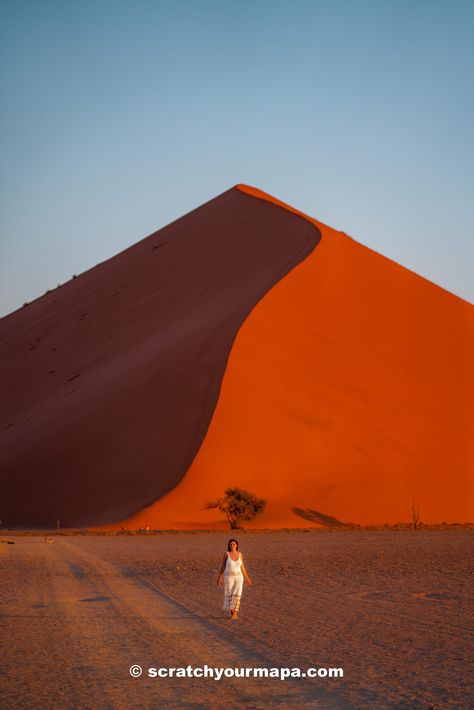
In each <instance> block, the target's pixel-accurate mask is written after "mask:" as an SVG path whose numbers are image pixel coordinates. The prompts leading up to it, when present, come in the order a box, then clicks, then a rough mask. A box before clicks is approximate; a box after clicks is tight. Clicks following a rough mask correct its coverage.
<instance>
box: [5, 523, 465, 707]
mask: <svg viewBox="0 0 474 710" xmlns="http://www.w3.org/2000/svg"><path fill="white" fill-rule="evenodd" d="M228 537H229V535H228V534H227V533H197V534H191V533H177V534H162V535H150V536H136V537H128V536H123V537H108V536H84V537H79V536H78V537H67V536H57V537H56V536H55V537H54V542H53V543H52V544H48V543H46V541H45V538H44V537H41V536H32V537H27V536H8V537H4V536H2V535H1V533H0V538H3V539H5V540H11V541H15V544H14V545H6V544H0V575H1V586H0V627H1V628H0V659H1V661H0V707H1V708H2V710H3V709H4V708H7V709H8V710H20V709H21V710H28V709H29V708H35V709H36V710H37V709H39V708H41V710H49V709H50V708H51V709H52V708H54V709H55V710H56V709H57V710H64V709H65V708H80V709H81V710H82V709H83V708H91V709H93V710H102V708H127V709H128V708H132V709H135V708H221V707H222V708H224V707H225V708H239V707H246V708H371V709H372V708H377V709H381V708H426V709H428V708H436V709H441V708H463V709H464V708H467V707H469V706H470V702H471V700H472V687H469V678H470V677H472V668H470V666H469V663H470V659H472V658H473V657H474V634H473V623H472V619H473V615H472V593H473V592H472V590H473V588H474V585H473V579H472V559H473V554H472V552H473V547H474V545H473V542H474V531H472V530H449V531H445V532H444V531H423V530H421V531H416V532H415V531H398V532H395V531H387V532H384V531H380V532H376V531H374V532H367V531H351V532H334V533H331V532H288V533H286V532H271V533H249V532H247V533H244V532H239V534H238V538H239V540H240V547H241V550H242V552H243V553H244V556H245V558H246V563H247V568H248V572H249V574H250V576H251V578H252V581H253V582H254V584H253V585H252V587H249V588H248V587H246V588H244V593H243V597H242V606H241V614H240V619H239V621H231V620H229V619H227V617H226V616H225V615H224V614H223V612H222V611H221V605H222V587H221V588H219V589H218V588H217V587H216V584H215V582H216V576H217V570H218V567H219V564H220V561H221V558H222V554H223V551H224V549H225V546H226V542H227V539H228ZM132 664H140V665H141V666H142V667H143V669H144V673H143V675H142V677H140V678H132V677H131V676H130V674H129V667H130V666H131V665H132ZM204 664H208V665H209V666H213V667H225V666H227V667H242V666H245V667H254V666H265V667H300V668H301V669H303V670H305V669H306V668H308V667H310V666H315V667H318V668H319V667H327V668H330V667H342V668H343V669H344V677H343V678H342V679H333V678H319V679H314V680H313V679H311V680H310V679H308V678H306V679H293V680H285V681H281V680H279V679H276V678H275V679H259V678H256V679H253V678H223V679H222V680H220V681H216V680H213V679H204V678H189V679H179V678H173V679H158V678H149V677H147V675H146V671H147V669H148V668H149V667H151V666H153V667H159V666H163V667H179V666H188V665H192V666H201V667H202V666H204Z"/></svg>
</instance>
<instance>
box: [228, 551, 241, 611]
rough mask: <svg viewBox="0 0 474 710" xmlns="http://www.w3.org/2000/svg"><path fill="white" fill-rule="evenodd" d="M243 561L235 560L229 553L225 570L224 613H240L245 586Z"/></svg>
mask: <svg viewBox="0 0 474 710" xmlns="http://www.w3.org/2000/svg"><path fill="white" fill-rule="evenodd" d="M241 567H242V560H241V558H240V552H239V559H238V560H233V559H231V557H230V556H229V553H227V562H226V563H225V570H224V606H223V609H224V611H231V610H232V609H233V610H234V611H239V607H240V597H241V596H242V587H243V585H244V575H243V574H242V570H241Z"/></svg>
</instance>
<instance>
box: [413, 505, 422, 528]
mask: <svg viewBox="0 0 474 710" xmlns="http://www.w3.org/2000/svg"><path fill="white" fill-rule="evenodd" d="M411 526H412V528H413V530H418V528H419V527H420V526H421V522H420V509H419V507H418V505H417V504H416V501H415V499H413V503H412V506H411Z"/></svg>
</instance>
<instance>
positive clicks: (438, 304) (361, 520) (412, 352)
mask: <svg viewBox="0 0 474 710" xmlns="http://www.w3.org/2000/svg"><path fill="white" fill-rule="evenodd" d="M238 187H239V189H241V190H242V191H244V192H246V193H247V194H250V195H253V196H254V197H256V198H261V199H264V200H268V201H270V202H274V203H275V204H277V205H280V206H282V207H283V208H286V209H290V210H292V211H295V210H293V208H289V207H287V206H285V205H283V204H282V203H280V202H278V201H277V200H274V198H272V197H270V196H268V195H266V194H265V193H262V192H260V191H259V190H256V189H253V188H249V187H247V186H244V185H240V186H238ZM282 207H278V209H281V208H282ZM298 214H301V213H298ZM307 219H310V221H312V222H313V224H314V225H315V226H317V227H318V228H319V230H320V231H321V234H322V239H321V242H320V244H319V246H318V248H317V249H315V250H314V251H313V252H312V253H311V254H310V255H309V256H308V257H307V258H306V259H305V260H304V261H302V262H301V263H300V264H299V265H298V266H296V267H295V268H294V269H293V270H292V271H291V272H290V273H289V274H288V275H287V276H286V277H284V278H283V279H282V280H281V281H279V282H278V283H277V284H276V285H275V286H274V287H273V288H272V289H271V290H270V291H269V292H268V293H267V294H266V295H265V296H264V298H263V299H262V300H261V301H260V302H259V303H258V304H257V305H256V306H255V308H254V309H253V311H252V312H251V314H250V316H249V317H248V318H247V319H246V321H245V322H244V324H243V325H242V327H241V328H240V330H239V333H238V335H237V338H236V340H235V343H234V345H233V348H232V351H231V353H230V357H229V360H228V363H227V368H226V371H225V375H224V378H223V382H222V386H221V392H220V397H219V400H218V403H217V407H216V409H215V412H214V415H213V418H212V420H211V424H210V427H209V429H208V432H207V435H206V437H205V438H204V441H203V443H202V445H201V448H200V450H199V452H198V453H197V455H196V457H195V459H194V461H193V463H192V465H191V467H190V468H189V470H188V472H187V474H186V475H185V477H184V478H183V480H182V481H181V483H180V484H179V485H178V486H177V487H176V488H175V489H174V490H173V491H171V492H170V493H168V494H167V495H166V496H165V497H164V498H162V499H161V500H159V501H158V502H157V503H155V504H153V505H152V506H150V507H148V508H146V509H144V510H143V511H142V512H141V513H139V514H137V515H135V516H133V517H132V518H129V519H127V520H125V521H122V522H121V523H120V525H125V526H128V527H141V526H145V525H150V526H151V527H152V528H155V527H157V528H178V529H180V528H182V529H187V528H188V529H189V528H199V527H213V526H215V527H218V526H220V525H222V522H221V520H222V516H221V515H220V514H219V513H218V512H216V511H215V510H205V509H204V508H203V504H204V502H205V501H206V500H209V499H213V498H217V497H219V496H220V495H221V494H222V492H223V490H224V489H225V488H226V487H227V486H230V485H237V486H240V487H243V488H246V489H249V490H251V491H252V492H254V493H255V494H258V495H260V496H263V497H265V498H266V499H267V501H268V504H267V508H266V510H265V512H264V513H263V514H262V515H261V516H259V517H258V518H257V519H256V520H255V521H254V522H252V523H251V524H249V526H251V527H272V526H285V527H286V526H287V527H300V526H302V525H308V524H315V523H318V522H322V523H324V521H327V520H330V519H336V520H338V521H342V522H347V523H358V524H379V523H394V522H399V521H408V520H409V519H410V515H411V506H412V503H413V500H415V501H416V504H417V505H418V506H419V509H420V516H421V519H422V521H424V522H427V523H428V522H433V523H435V522H443V521H446V522H454V521H469V520H472V519H473V517H474V516H473V491H472V469H473V459H474V456H473V454H474V446H473V442H474V432H473V429H474V411H473V401H474V399H473V378H472V369H471V368H472V362H473V361H474V347H473V332H474V329H473V326H474V314H473V308H472V306H471V305H470V304H468V303H467V302H465V301H463V300H462V299H460V298H458V297H456V296H454V295H453V294H451V293H449V292H447V291H445V290H443V289H442V288H440V287H438V286H436V285H435V284H433V283H431V282H429V281H427V280H426V279H424V278H421V277H420V276H418V275H416V274H415V273H413V272H411V271H409V270H407V269H405V268H403V267H402V266H400V265H398V264H396V263H394V262H393V261H391V260H389V259H387V258H385V257H383V256H381V255H380V254H378V253H376V252H374V251H372V250H371V249H368V248H366V247H364V246H363V245H361V244H359V243H357V242H356V241H354V240H353V239H351V238H350V237H348V236H347V235H345V234H344V233H341V232H338V231H335V230H333V229H331V228H329V227H327V226H326V225H324V224H322V223H320V222H318V221H316V220H311V218H307Z"/></svg>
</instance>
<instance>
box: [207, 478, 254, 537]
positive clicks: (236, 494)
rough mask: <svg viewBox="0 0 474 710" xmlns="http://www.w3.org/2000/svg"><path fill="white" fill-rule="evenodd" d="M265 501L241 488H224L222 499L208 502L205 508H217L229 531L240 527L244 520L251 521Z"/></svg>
mask: <svg viewBox="0 0 474 710" xmlns="http://www.w3.org/2000/svg"><path fill="white" fill-rule="evenodd" d="M266 503H267V502H266V501H265V500H264V499H263V498H257V496H255V495H253V493H249V492H248V491H244V490H242V489H241V488H235V487H233V488H226V490H225V491H224V495H223V497H222V498H219V499H218V500H213V501H208V502H207V503H206V504H205V508H218V510H220V511H221V512H222V513H224V515H225V516H226V518H227V520H228V522H229V525H230V527H231V530H236V529H237V528H239V527H240V523H241V522H243V521H244V520H252V519H253V518H254V517H255V516H256V515H258V513H261V512H262V511H263V509H264V508H265V505H266Z"/></svg>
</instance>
